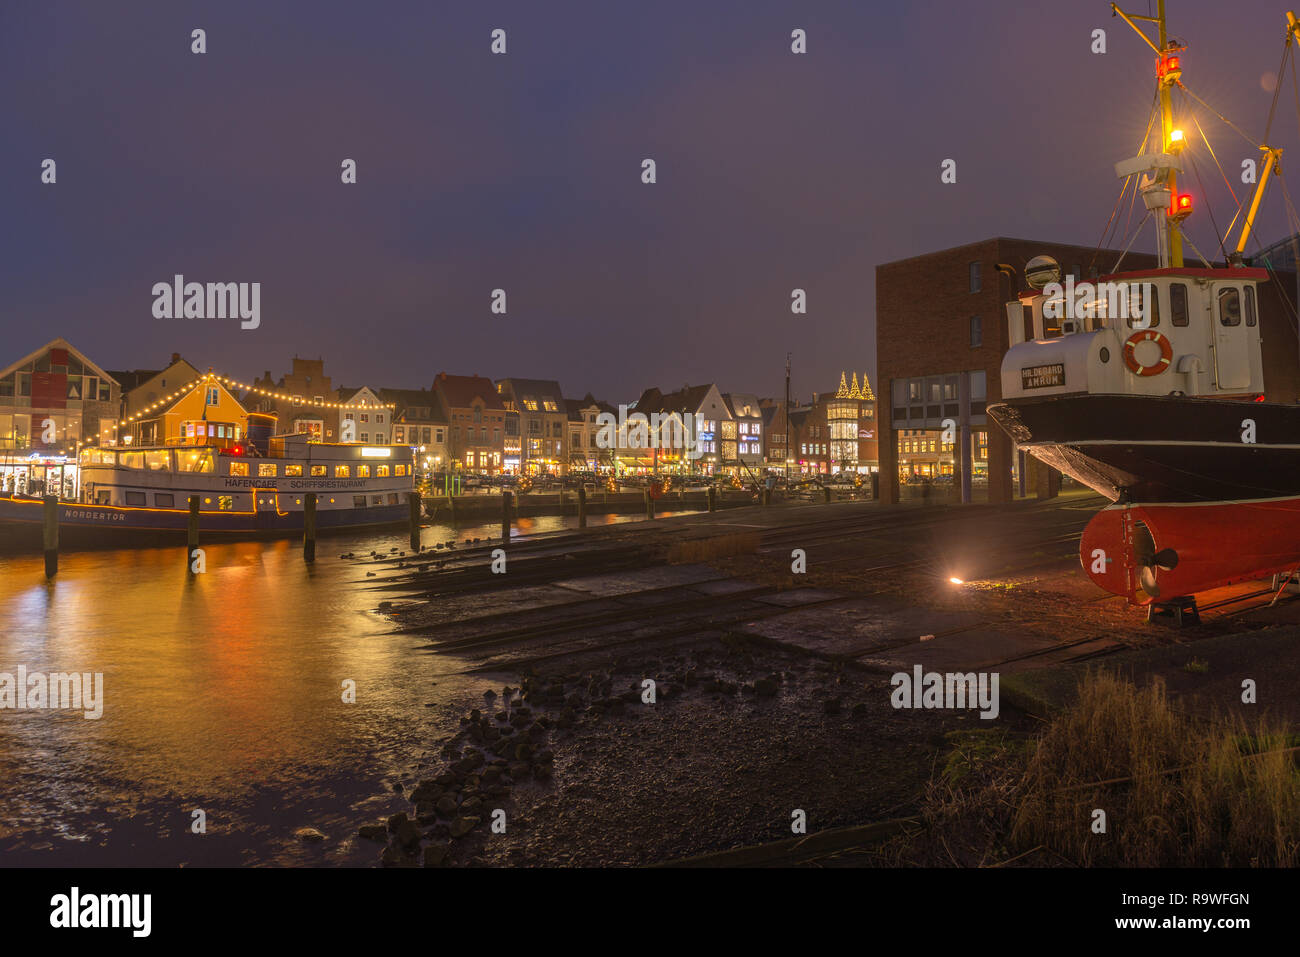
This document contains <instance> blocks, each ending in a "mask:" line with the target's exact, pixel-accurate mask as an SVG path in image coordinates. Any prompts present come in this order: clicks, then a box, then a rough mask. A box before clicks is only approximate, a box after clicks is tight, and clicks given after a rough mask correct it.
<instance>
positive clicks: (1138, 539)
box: [1133, 522, 1178, 598]
mask: <svg viewBox="0 0 1300 957" xmlns="http://www.w3.org/2000/svg"><path fill="white" fill-rule="evenodd" d="M1133 533H1134V534H1133V558H1134V560H1135V564H1136V565H1137V567H1138V568H1139V571H1138V582H1139V584H1141V586H1142V590H1143V591H1144V592H1146V593H1147V594H1148V595H1150V596H1151V597H1152V598H1159V597H1160V585H1159V583H1158V582H1157V581H1156V571H1157V570H1158V569H1164V570H1165V571H1167V572H1168V571H1173V570H1174V569H1175V568H1177V567H1178V553H1177V552H1176V551H1174V550H1173V549H1172V548H1162V549H1160V550H1159V551H1156V542H1155V539H1154V538H1152V537H1151V530H1150V529H1149V528H1147V526H1146V523H1145V522H1138V523H1137V524H1136V525H1135V526H1134V529H1133Z"/></svg>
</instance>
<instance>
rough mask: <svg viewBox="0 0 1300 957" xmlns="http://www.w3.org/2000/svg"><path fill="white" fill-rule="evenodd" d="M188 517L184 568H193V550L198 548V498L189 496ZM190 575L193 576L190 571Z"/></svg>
mask: <svg viewBox="0 0 1300 957" xmlns="http://www.w3.org/2000/svg"><path fill="white" fill-rule="evenodd" d="M189 505H190V517H189V519H188V520H187V523H186V529H185V543H186V548H185V567H186V568H189V569H192V568H194V550H195V549H196V548H198V547H199V497H198V496H197V495H191V496H190V501H189ZM190 574H193V572H192V571H191V572H190Z"/></svg>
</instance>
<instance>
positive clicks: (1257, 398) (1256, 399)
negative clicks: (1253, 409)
mask: <svg viewBox="0 0 1300 957" xmlns="http://www.w3.org/2000/svg"><path fill="white" fill-rule="evenodd" d="M1255 401H1256V402H1263V401H1264V393H1262V392H1261V393H1260V394H1259V395H1257V396H1255Z"/></svg>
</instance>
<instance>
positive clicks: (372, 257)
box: [0, 0, 1300, 402]
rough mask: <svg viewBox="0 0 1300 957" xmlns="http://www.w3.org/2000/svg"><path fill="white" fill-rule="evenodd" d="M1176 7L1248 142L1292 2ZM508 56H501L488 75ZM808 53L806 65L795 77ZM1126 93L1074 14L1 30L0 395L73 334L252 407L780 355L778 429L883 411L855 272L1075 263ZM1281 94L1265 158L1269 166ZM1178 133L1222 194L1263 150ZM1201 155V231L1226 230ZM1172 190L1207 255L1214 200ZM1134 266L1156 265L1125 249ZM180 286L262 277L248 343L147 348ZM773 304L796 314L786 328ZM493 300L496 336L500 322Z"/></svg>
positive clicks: (303, 18)
mask: <svg viewBox="0 0 1300 957" xmlns="http://www.w3.org/2000/svg"><path fill="white" fill-rule="evenodd" d="M1130 6H1131V7H1133V8H1134V11H1135V12H1139V13H1145V12H1146V9H1145V8H1146V6H1147V4H1146V2H1145V0H1131V2H1130ZM1168 6H1169V16H1170V20H1171V32H1172V33H1173V34H1174V35H1176V36H1179V37H1182V38H1184V39H1185V40H1186V41H1187V42H1188V43H1189V45H1190V47H1189V49H1188V51H1186V52H1185V53H1184V56H1183V67H1184V79H1185V81H1186V83H1187V84H1188V86H1189V87H1190V88H1191V89H1192V90H1194V91H1195V92H1196V93H1198V94H1199V95H1200V96H1201V97H1203V98H1205V99H1206V100H1207V101H1208V102H1209V103H1210V104H1211V105H1213V106H1214V107H1215V108H1216V109H1218V110H1220V111H1221V112H1223V113H1225V114H1227V115H1228V116H1229V117H1230V118H1231V119H1233V120H1234V122H1236V123H1237V124H1238V125H1239V126H1241V127H1242V128H1244V129H1245V130H1247V131H1248V132H1250V134H1251V135H1252V136H1261V135H1263V127H1264V122H1265V119H1266V116H1267V112H1268V107H1269V103H1270V101H1271V93H1270V92H1268V91H1267V90H1266V89H1265V84H1263V83H1262V82H1261V78H1262V77H1263V76H1264V75H1265V74H1269V73H1271V72H1273V71H1274V70H1276V67H1277V61H1278V56H1279V54H1280V49H1281V42H1282V38H1283V33H1284V30H1283V27H1284V24H1285V9H1286V7H1285V5H1283V4H1278V3H1273V2H1253V3H1244V4H1237V5H1234V6H1233V7H1232V8H1230V9H1229V8H1225V7H1223V6H1222V5H1221V4H1212V3H1209V2H1208V0H1171V2H1170V3H1169V5H1168ZM195 27H202V28H203V29H205V30H206V31H207V44H208V52H207V53H206V54H204V55H201V56H197V55H194V54H192V53H190V31H191V30H192V29H194V28H195ZM496 27H500V28H503V29H505V30H506V31H507V37H508V50H509V52H508V53H507V54H506V55H505V56H493V55H491V54H490V52H489V49H488V46H489V34H490V31H491V30H492V29H493V28H496ZM796 27H798V28H802V29H804V30H806V31H807V34H808V50H809V52H808V53H807V54H806V55H802V56H796V55H794V54H792V53H791V52H790V49H789V45H790V31H791V30H792V29H794V28H796ZM1096 28H1102V29H1105V30H1106V31H1107V46H1108V52H1107V53H1106V54H1105V55H1104V56H1098V55H1094V54H1092V53H1091V52H1090V50H1089V46H1090V37H1091V33H1092V30H1094V29H1096ZM1151 72H1152V57H1151V54H1150V51H1149V50H1148V49H1147V48H1146V47H1145V46H1144V45H1143V44H1142V43H1141V41H1140V40H1139V39H1138V38H1137V37H1136V36H1133V35H1132V32H1131V30H1130V29H1129V28H1128V27H1127V26H1126V25H1125V24H1124V23H1123V22H1122V21H1120V20H1118V19H1113V18H1112V17H1111V16H1110V11H1109V6H1108V5H1107V4H1106V3H1104V2H1092V0H1077V2H1075V0H1072V2H1069V3H1053V4H1046V5H1044V4H1041V3H1037V4H1034V3H1029V2H1027V0H1026V2H1011V0H1003V2H996V0H995V2H987V3H981V4H968V3H959V2H956V0H949V2H917V3H909V4H906V5H888V6H884V5H877V4H863V3H852V2H822V3H818V4H816V5H808V4H801V3H797V2H712V3H709V2H705V3H680V2H669V3H659V4H653V5H634V4H616V3H597V2H585V3H579V2H560V3H546V2H530V3H492V4H464V5H453V4H432V3H417V2H410V3H402V2H378V3H375V4H371V5H359V4H345V3H341V2H326V3H313V4H310V5H305V4H265V3H251V2H247V3H246V2H232V3H222V4H213V3H171V2H166V3H165V2H133V3H131V4H123V5H117V6H109V5H105V4H100V3H90V2H86V3H64V2H57V0H56V2H52V3H36V2H25V0H17V2H15V0H11V2H8V3H6V4H5V5H4V6H3V7H0V115H2V116H4V117H5V120H6V123H5V132H6V136H5V138H4V141H3V145H2V146H0V213H2V214H3V217H4V221H5V226H6V229H5V230H4V231H3V233H0V236H2V237H3V238H0V252H3V255H4V262H5V268H4V269H3V270H0V297H2V298H0V302H3V308H4V309H5V321H4V323H3V327H2V328H3V332H2V335H3V339H4V342H5V345H6V348H5V350H4V353H3V355H0V362H3V363H7V362H9V361H13V360H14V359H17V358H18V357H20V356H21V355H24V354H26V353H27V352H29V351H31V350H32V349H34V348H36V347H37V346H39V345H40V344H41V343H43V342H45V341H47V340H48V339H51V338H53V337H54V336H56V335H62V336H64V337H66V338H67V339H69V340H70V341H71V342H73V343H74V344H75V345H76V346H77V347H78V348H80V349H81V350H83V351H84V352H86V353H87V354H88V355H89V356H90V357H91V358H92V359H94V360H95V361H96V362H97V363H99V364H100V365H102V366H105V367H107V368H136V367H143V368H149V367H156V366H158V365H160V364H162V363H164V362H165V361H166V359H167V357H168V356H169V355H170V354H171V353H172V352H181V353H182V354H184V355H185V356H186V357H187V358H188V359H190V361H192V362H194V363H195V364H197V365H199V366H201V367H207V366H212V367H214V368H216V369H217V370H219V371H221V372H223V373H225V374H228V375H231V376H233V377H235V378H237V379H242V380H245V381H247V380H248V379H251V378H252V377H254V376H257V375H260V374H261V373H262V372H263V371H264V370H266V369H269V370H270V371H271V372H272V373H273V374H275V375H277V376H278V375H280V374H281V373H283V372H285V371H287V370H288V367H289V365H290V357H291V356H293V355H294V354H297V355H301V356H307V357H316V356H321V357H323V358H325V360H326V371H327V373H328V374H330V375H331V376H332V377H333V379H334V381H335V383H336V384H346V385H351V386H357V385H362V384H369V385H372V386H398V387H421V386H424V387H427V386H428V385H429V384H430V383H431V382H432V380H433V377H434V376H435V375H436V374H437V373H438V372H440V371H447V372H451V373H459V374H470V373H477V374H480V375H487V376H491V377H493V378H503V377H507V376H521V377H530V378H547V379H558V380H559V381H560V383H561V384H562V386H563V387H564V390H565V393H566V394H567V395H570V396H575V397H576V396H581V395H582V394H583V393H585V392H588V391H590V392H593V393H595V394H596V395H598V396H601V397H603V398H607V399H609V400H611V401H615V402H618V401H628V400H630V399H632V398H635V396H636V395H638V394H639V393H640V392H641V390H642V389H644V388H646V387H649V386H657V387H659V388H662V389H672V388H677V387H679V386H681V385H682V384H684V383H687V382H692V383H694V382H701V381H706V380H707V381H714V382H717V383H718V385H719V387H720V388H721V389H723V390H724V391H735V392H757V393H759V394H765V395H776V394H780V392H781V389H782V387H783V368H784V363H785V356H786V353H788V352H789V353H793V364H794V386H795V392H796V394H797V395H799V396H802V397H807V395H808V393H810V392H812V391H814V390H818V391H820V390H824V389H827V388H831V387H833V386H834V385H835V384H836V383H837V382H838V380H839V373H840V371H841V370H842V369H848V370H853V371H857V372H859V373H861V372H863V371H867V372H870V373H871V375H872V378H873V382H874V375H875V347H874V339H875V334H874V323H875V319H876V317H875V289H874V279H875V267H876V266H877V265H878V264H880V263H884V262H890V261H893V260H897V259H901V258H905V257H908V256H913V255H918V254H921V253H925V252H930V251H934V250H939V249H944V248H948V247H952V246H957V245H961V244H963V243H968V242H974V241H978V240H980V239H984V238H988V237H991V236H998V235H1003V236H1017V237H1025V238H1029V239H1041V240H1043V241H1054V242H1071V243H1081V244H1087V245H1095V244H1096V243H1097V241H1098V239H1099V237H1100V235H1101V232H1102V228H1103V226H1104V225H1105V223H1106V220H1107V217H1108V216H1109V215H1110V211H1111V207H1112V205H1113V204H1114V201H1115V196H1116V195H1117V193H1118V190H1119V185H1120V184H1119V181H1118V180H1117V179H1115V177H1114V175H1113V171H1112V165H1113V164H1114V162H1116V161H1117V160H1120V159H1124V158H1127V157H1129V156H1131V155H1134V153H1135V152H1136V149H1137V145H1138V142H1139V140H1140V138H1141V135H1142V132H1143V130H1144V128H1145V124H1146V121H1147V116H1148V112H1147V111H1148V109H1149V107H1150V103H1151V96H1152V88H1153V81H1152V79H1151ZM1286 83H1287V86H1286V88H1284V91H1283V95H1282V100H1281V102H1280V104H1279V107H1278V111H1277V115H1276V117H1275V119H1274V123H1273V127H1272V130H1271V131H1270V138H1271V140H1272V141H1273V142H1274V144H1275V145H1278V146H1282V147H1284V148H1288V147H1294V146H1296V142H1295V141H1296V139H1297V117H1296V108H1295V104H1294V102H1293V100H1294V96H1293V94H1292V92H1291V90H1290V87H1289V83H1290V80H1289V78H1288V80H1287V81H1286ZM1201 122H1202V125H1203V126H1204V127H1205V130H1206V132H1207V134H1209V135H1210V137H1211V141H1212V143H1213V145H1214V148H1215V150H1216V152H1217V153H1218V156H1219V159H1220V160H1221V161H1222V162H1223V164H1224V168H1225V170H1226V172H1227V175H1228V176H1229V177H1230V179H1231V180H1232V182H1233V186H1234V189H1235V190H1236V192H1237V195H1238V197H1244V196H1245V195H1246V194H1247V193H1248V192H1249V189H1250V187H1247V186H1242V185H1241V184H1240V182H1239V179H1238V176H1239V172H1240V163H1241V160H1242V159H1243V158H1247V157H1257V156H1258V155H1259V154H1258V152H1257V150H1255V149H1254V148H1253V147H1252V145H1251V144H1250V143H1248V142H1246V141H1245V140H1243V139H1242V138H1240V137H1238V136H1237V134H1235V133H1233V132H1232V131H1231V130H1228V129H1227V128H1226V127H1225V126H1223V124H1222V123H1220V122H1219V121H1218V120H1217V119H1214V118H1213V117H1212V116H1206V115H1205V114H1204V113H1203V111H1202V113H1201ZM1292 152H1300V151H1297V150H1295V149H1288V154H1287V155H1290V154H1291V153H1292ZM46 157H53V158H54V159H55V160H56V162H57V163H58V183H57V184H56V185H54V186H46V185H42V184H41V183H40V182H39V175H40V163H41V161H42V160H43V159H44V158H46ZM645 157H651V158H654V159H655V161H656V163H657V172H658V182H657V183H656V184H654V185H643V184H642V183H641V181H640V171H641V160H642V159H643V158H645ZM344 158H352V159H355V160H356V161H357V163H358V183H357V184H356V185H354V186H352V185H343V184H342V183H340V181H339V174H340V164H341V162H342V160H343V159H344ZM946 158H953V159H955V160H956V161H957V164H958V182H957V184H955V185H944V184H942V183H940V179H939V165H940V163H941V161H942V160H944V159H946ZM1196 159H1197V163H1198V167H1199V172H1200V176H1201V181H1202V182H1203V183H1204V188H1205V189H1206V190H1208V192H1209V197H1208V199H1212V200H1214V201H1215V217H1216V219H1217V226H1218V228H1219V229H1220V230H1221V229H1222V228H1223V227H1224V226H1226V224H1227V222H1228V220H1229V219H1231V216H1232V214H1233V212H1234V210H1235V206H1234V205H1232V204H1231V202H1230V198H1229V196H1228V193H1227V189H1226V187H1225V186H1224V184H1223V181H1222V178H1221V176H1220V174H1219V171H1218V169H1217V168H1216V167H1215V166H1214V163H1213V160H1212V159H1211V158H1210V157H1209V155H1208V153H1206V152H1205V151H1204V150H1203V149H1200V148H1198V152H1197V154H1196ZM1284 160H1285V157H1284ZM1284 165H1285V163H1284ZM1185 183H1186V184H1188V185H1189V188H1190V190H1191V191H1192V192H1193V193H1194V194H1196V195H1197V197H1198V207H1199V208H1198V213H1197V214H1196V215H1195V216H1194V217H1193V219H1192V221H1191V234H1192V237H1193V239H1194V241H1195V243H1196V245H1197V246H1198V247H1199V248H1200V249H1201V250H1202V251H1204V252H1205V253H1206V255H1207V256H1211V257H1213V256H1214V254H1215V252H1216V251H1217V242H1216V239H1215V228H1214V226H1215V223H1212V222H1211V220H1210V217H1209V215H1208V213H1207V212H1206V207H1207V206H1208V200H1207V199H1206V198H1204V197H1202V196H1201V190H1202V187H1201V185H1200V184H1199V183H1198V182H1197V181H1196V180H1195V179H1194V178H1193V177H1191V176H1189V177H1187V178H1186V180H1185ZM1225 201H1227V202H1226V204H1225ZM1282 210H1283V205H1282V195H1281V192H1280V191H1279V190H1274V191H1273V192H1272V193H1270V195H1269V196H1268V198H1267V199H1266V202H1265V211H1264V213H1263V214H1262V215H1261V219H1260V222H1259V224H1258V227H1257V234H1258V235H1259V236H1260V237H1261V238H1262V240H1263V241H1264V242H1266V243H1267V242H1271V241H1273V240H1275V239H1277V238H1280V237H1282V236H1284V235H1286V234H1287V228H1286V225H1287V220H1286V218H1285V216H1284V215H1283V212H1282ZM1118 241H1120V242H1122V241H1123V238H1121V239H1120V240H1118ZM1134 248H1135V249H1142V250H1150V249H1152V248H1153V247H1152V240H1151V234H1150V230H1149V228H1148V230H1147V232H1146V233H1145V235H1144V236H1142V237H1140V238H1139V239H1138V241H1137V243H1136V244H1135V246H1134ZM176 273H181V274H183V275H185V276H186V278H187V279H190V280H195V281H201V282H206V281H244V282H254V281H255V282H260V283H261V284H262V324H261V328H259V329H257V330H255V331H241V330H240V329H239V328H238V323H237V322H232V321H221V320H159V319H154V318H153V316H152V314H151V306H152V296H151V295H150V290H151V288H152V286H153V284H154V283H155V282H159V281H170V280H171V277H172V276H173V275H174V274H176ZM796 287H799V288H803V289H805V290H807V294H808V303H809V313H808V315H807V316H794V315H792V314H791V313H790V309H789V304H790V291H791V289H793V288H796ZM496 288H504V289H505V290H506V293H507V297H508V309H509V311H508V314H507V315H506V316H493V315H492V314H491V313H490V311H489V303H490V294H491V291H492V290H493V289H496ZM918 294H919V295H923V290H922V291H919V292H918ZM965 321H966V317H954V335H961V334H962V328H963V324H964V323H965Z"/></svg>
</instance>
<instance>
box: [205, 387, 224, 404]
mask: <svg viewBox="0 0 1300 957" xmlns="http://www.w3.org/2000/svg"><path fill="white" fill-rule="evenodd" d="M220 401H221V393H220V392H219V391H218V390H217V387H216V386H215V385H214V386H209V387H208V396H207V403H208V405H216V404H217V403H219V402H220Z"/></svg>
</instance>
